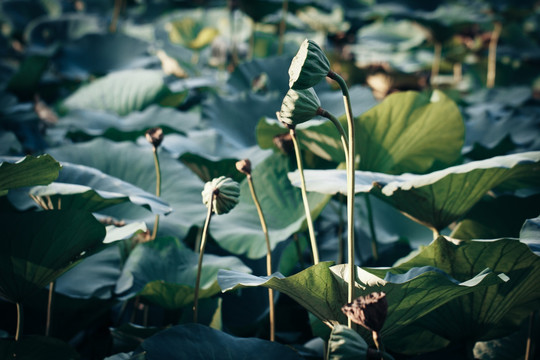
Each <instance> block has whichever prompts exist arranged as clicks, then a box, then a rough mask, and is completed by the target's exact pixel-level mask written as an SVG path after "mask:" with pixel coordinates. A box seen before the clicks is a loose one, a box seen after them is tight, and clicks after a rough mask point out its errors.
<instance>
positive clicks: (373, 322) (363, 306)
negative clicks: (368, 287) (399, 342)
mask: <svg viewBox="0 0 540 360" xmlns="http://www.w3.org/2000/svg"><path fill="white" fill-rule="evenodd" d="M341 311H343V313H344V314H345V315H347V316H348V317H349V318H350V319H351V320H352V321H353V322H354V323H356V324H358V325H362V326H363V327H365V328H366V329H368V330H369V331H375V332H379V331H381V329H382V327H383V325H384V322H385V320H386V313H387V311H388V301H387V300H386V294H385V293H383V292H373V293H371V294H368V295H366V296H360V297H358V298H357V299H356V300H354V301H353V302H352V303H348V304H345V305H343V307H342V308H341Z"/></svg>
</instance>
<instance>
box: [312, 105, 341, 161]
mask: <svg viewBox="0 0 540 360" xmlns="http://www.w3.org/2000/svg"><path fill="white" fill-rule="evenodd" d="M317 115H320V116H322V117H325V118H327V119H328V120H330V121H331V122H332V123H333V124H334V126H335V127H336V129H337V130H338V131H339V135H340V138H341V144H342V145H343V153H344V154H345V164H347V167H348V166H349V165H348V164H349V141H347V135H346V134H345V130H344V129H343V126H342V125H341V123H340V122H339V120H338V119H337V118H336V117H335V116H334V115H332V114H331V113H329V112H328V111H326V110H325V109H323V108H318V109H317Z"/></svg>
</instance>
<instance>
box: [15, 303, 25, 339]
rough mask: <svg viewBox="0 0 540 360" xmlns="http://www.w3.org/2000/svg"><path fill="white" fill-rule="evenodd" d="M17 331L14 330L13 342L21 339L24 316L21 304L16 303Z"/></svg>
mask: <svg viewBox="0 0 540 360" xmlns="http://www.w3.org/2000/svg"><path fill="white" fill-rule="evenodd" d="M16 305H17V329H16V330H15V341H19V339H20V338H21V334H22V330H23V322H24V314H23V309H22V305H21V303H17V304H16Z"/></svg>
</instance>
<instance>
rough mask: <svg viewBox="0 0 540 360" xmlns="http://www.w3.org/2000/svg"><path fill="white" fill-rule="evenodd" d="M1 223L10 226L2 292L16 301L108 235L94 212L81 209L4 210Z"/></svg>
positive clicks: (0, 259)
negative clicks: (19, 211)
mask: <svg viewBox="0 0 540 360" xmlns="http://www.w3.org/2000/svg"><path fill="white" fill-rule="evenodd" d="M28 224H31V225H32V226H28ZM0 226H1V227H2V228H3V229H5V230H6V232H5V233H4V235H3V241H2V242H0V250H1V251H0V269H1V272H0V273H1V274H2V277H1V284H0V295H1V296H2V297H4V298H6V299H9V300H11V301H14V302H21V301H24V300H25V299H27V298H29V297H31V296H32V295H33V294H34V293H35V292H37V291H39V290H40V289H41V288H43V287H45V286H46V285H48V284H49V283H50V282H51V281H54V280H55V279H56V278H57V277H58V276H60V275H61V274H63V273H64V272H66V271H67V270H68V269H69V268H71V267H72V266H73V265H75V264H76V263H77V262H78V261H79V260H80V259H81V258H82V257H83V256H84V254H85V252H86V251H89V250H91V249H93V248H95V247H97V246H98V245H100V244H101V242H102V240H103V238H104V237H105V227H104V226H103V225H102V224H101V223H99V222H98V221H97V220H96V219H95V218H94V217H93V216H92V214H90V213H88V212H84V211H77V210H69V211H63V210H51V211H40V212H27V213H4V214H2V216H0Z"/></svg>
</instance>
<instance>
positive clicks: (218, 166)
mask: <svg viewBox="0 0 540 360" xmlns="http://www.w3.org/2000/svg"><path fill="white" fill-rule="evenodd" d="M238 160H239V159H221V160H217V161H212V160H209V159H206V158H205V157H202V156H200V155H197V154H193V153H184V154H183V155H182V156H180V161H181V162H182V163H183V164H184V165H186V166H187V167H189V168H190V169H191V171H193V172H194V173H195V174H197V176H198V177H199V178H200V179H201V180H202V181H204V182H208V181H212V179H214V178H217V177H220V176H226V177H230V178H232V179H233V180H234V181H237V182H240V181H242V179H243V178H244V175H243V174H242V173H240V172H239V171H238V170H236V162H237V161H238Z"/></svg>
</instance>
